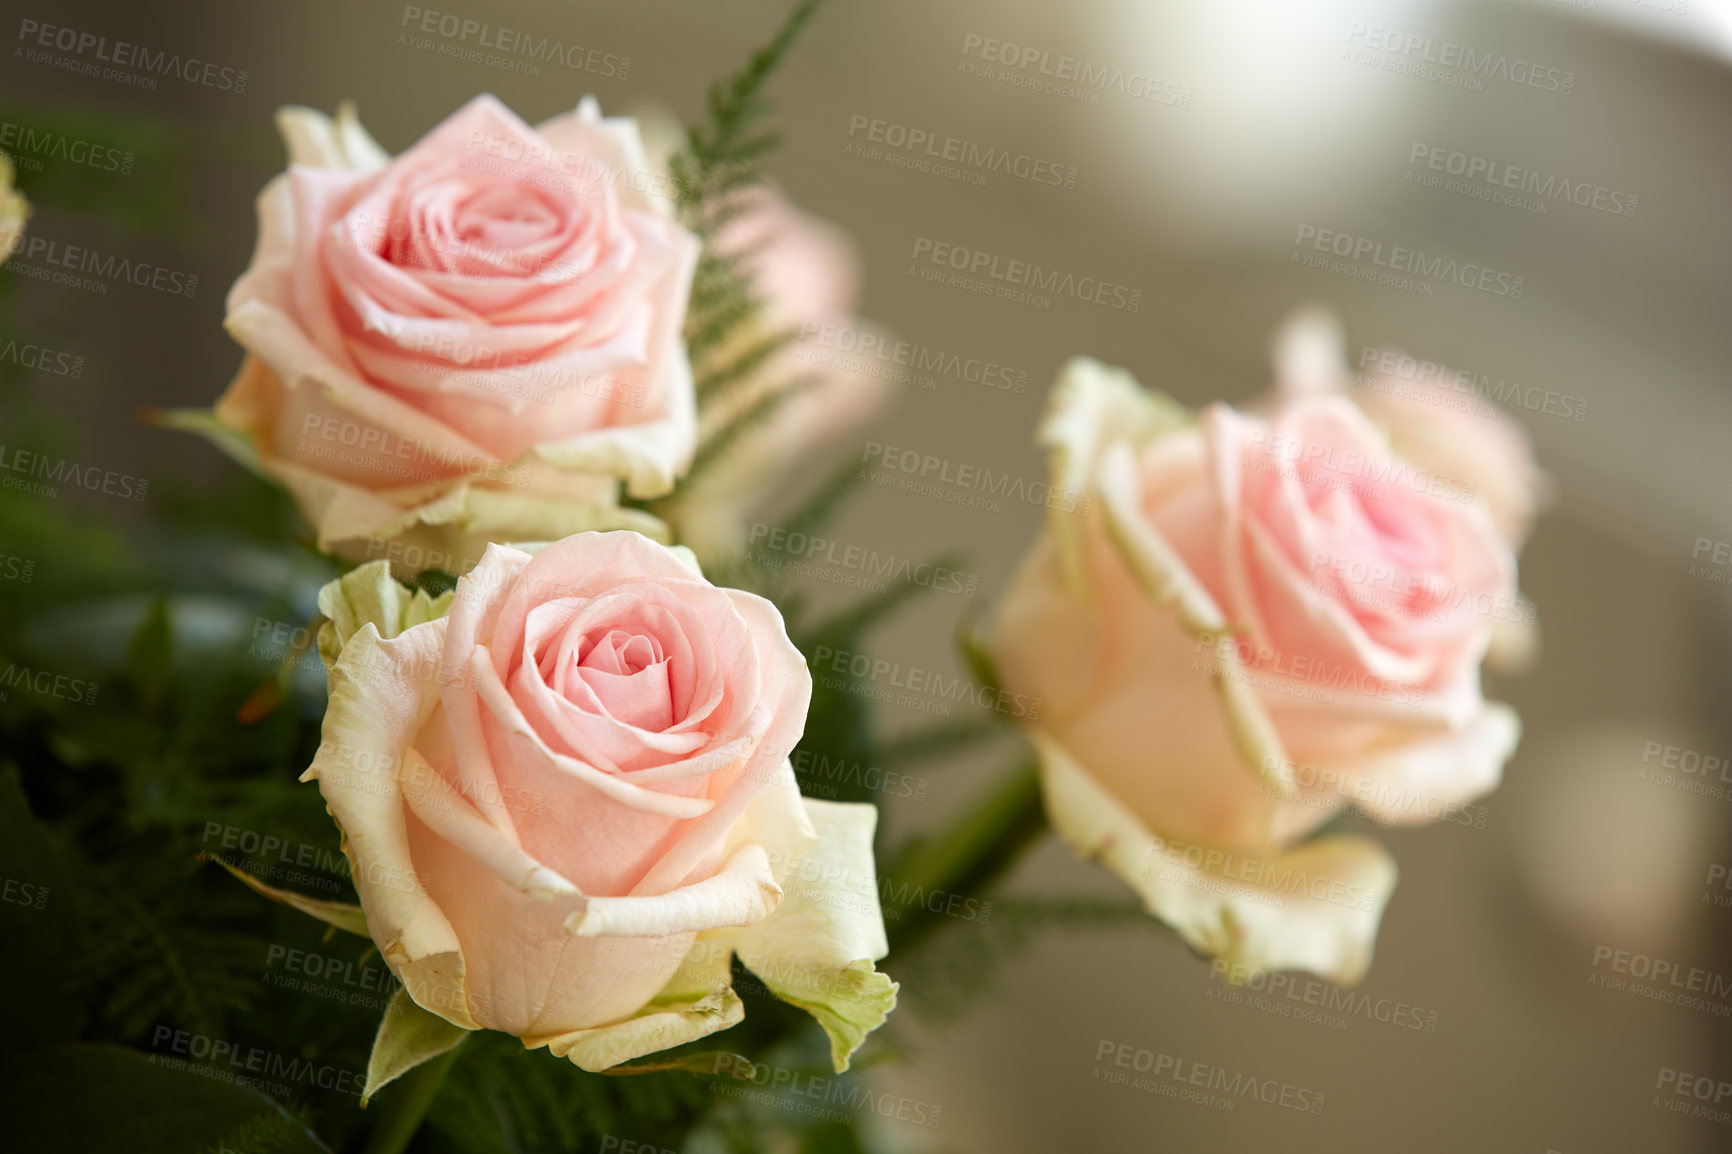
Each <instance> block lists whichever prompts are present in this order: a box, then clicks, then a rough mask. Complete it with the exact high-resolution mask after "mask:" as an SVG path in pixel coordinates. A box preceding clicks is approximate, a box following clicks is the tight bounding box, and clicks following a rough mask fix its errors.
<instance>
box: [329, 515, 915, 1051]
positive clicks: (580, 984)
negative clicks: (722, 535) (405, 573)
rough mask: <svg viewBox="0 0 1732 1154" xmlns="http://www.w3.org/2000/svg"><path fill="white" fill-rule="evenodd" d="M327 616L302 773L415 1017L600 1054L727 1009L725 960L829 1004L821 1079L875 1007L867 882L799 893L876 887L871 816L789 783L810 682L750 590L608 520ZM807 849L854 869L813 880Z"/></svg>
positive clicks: (721, 1020) (657, 1044) (875, 918)
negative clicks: (811, 798) (316, 710)
mask: <svg viewBox="0 0 1732 1154" xmlns="http://www.w3.org/2000/svg"><path fill="white" fill-rule="evenodd" d="M320 606H321V608H322V609H323V610H324V611H325V613H326V614H327V616H329V617H330V619H331V622H332V624H331V626H330V627H329V628H328V631H327V632H326V634H325V635H323V636H321V639H320V648H321V652H323V653H324V654H325V655H326V657H327V660H329V661H330V662H331V667H330V678H331V699H330V706H329V710H328V712H327V714H326V718H325V728H324V738H323V742H322V744H321V746H320V749H319V752H318V756H317V758H316V759H315V760H314V762H313V765H312V768H311V769H309V770H308V771H307V777H309V778H315V779H317V780H318V782H319V787H320V789H321V791H322V792H323V793H324V796H325V799H326V802H327V804H328V805H329V807H330V810H331V813H332V815H333V816H334V817H335V818H336V819H337V822H338V824H339V825H340V826H341V827H342V830H343V833H344V847H345V850H346V851H347V853H348V855H349V858H350V861H351V863H352V864H353V867H354V876H355V880H356V885H357V888H358V890H359V892H360V895H361V904H362V907H363V909H364V910H365V913H366V920H367V927H368V930H369V932H370V933H371V935H372V937H373V939H374V940H375V941H376V942H377V943H378V945H379V948H380V952H381V953H382V954H383V956H384V958H385V961H386V963H387V964H388V965H390V967H391V968H392V970H393V971H394V972H395V973H396V974H397V975H398V977H399V978H400V979H401V980H402V982H403V984H404V986H405V989H406V990H407V992H408V994H409V995H410V996H411V997H412V998H413V999H414V1000H415V1002H416V1003H418V1004H419V1005H420V1006H421V1007H423V1008H424V1009H427V1010H430V1011H432V1012H433V1013H435V1014H438V1015H439V1016H441V1017H443V1018H445V1019H447V1020H448V1021H450V1022H452V1023H454V1024H456V1025H458V1026H461V1027H464V1028H469V1029H474V1028H478V1027H485V1028H488V1029H494V1030H502V1031H505V1032H507V1033H511V1034H514V1035H517V1036H518V1037H520V1038H522V1039H523V1041H524V1043H525V1044H526V1045H528V1046H541V1045H546V1046H548V1047H550V1048H551V1049H552V1050H553V1051H554V1052H555V1053H558V1054H561V1055H566V1056H569V1057H570V1058H571V1060H572V1061H574V1062H576V1063H578V1064H579V1065H582V1066H584V1067H585V1068H587V1069H599V1068H604V1067H606V1066H610V1065H613V1064H615V1063H617V1062H620V1061H624V1060H626V1059H628V1058H632V1057H636V1056H639V1055H641V1054H644V1053H649V1052H651V1051H654V1050H660V1049H664V1048H667V1047H669V1046H673V1045H677V1044H679V1043H680V1042H683V1041H688V1040H690V1039H692V1038H696V1037H700V1036H702V1035H704V1034H708V1033H710V1032H713V1031H715V1030H719V1029H723V1028H725V1027H727V1026H729V1025H732V1024H733V1023H735V1022H737V1021H739V1020H740V1017H741V1014H742V1010H741V1006H740V1002H739V999H738V998H737V997H736V996H735V994H734V992H733V990H732V988H731V986H730V976H729V961H730V958H731V957H732V956H733V954H735V953H738V954H739V956H740V957H741V959H742V961H744V962H745V963H746V964H747V965H750V966H752V967H753V968H754V969H755V970H757V972H758V973H759V974H760V976H761V977H763V979H764V980H765V982H766V984H767V985H768V986H769V987H770V988H771V989H772V990H774V991H776V992H777V993H778V994H781V995H782V996H784V997H787V998H788V999H789V1000H791V1001H796V1002H802V1001H804V1002H812V1001H817V1000H818V999H815V998H814V997H813V995H812V994H811V992H810V989H811V988H814V987H817V986H822V987H823V988H824V989H825V990H826V991H827V993H828V995H829V996H828V997H827V999H825V1003H824V1009H825V1010H826V1012H832V1013H834V1014H837V1015H839V1016H840V1017H839V1021H840V1024H836V1023H832V1022H828V1021H827V1022H826V1023H825V1024H826V1026H827V1027H833V1028H832V1035H833V1037H835V1038H837V1039H838V1041H836V1043H835V1045H836V1050H837V1055H838V1057H837V1060H838V1063H839V1065H841V1066H846V1064H847V1054H848V1053H850V1052H852V1050H853V1048H854V1047H855V1046H858V1045H859V1043H860V1040H861V1039H862V1038H863V1037H864V1035H865V1034H866V1033H867V1032H868V1031H870V1030H871V1029H872V1028H874V1027H875V1026H876V1025H877V1024H878V1023H879V1022H881V1021H882V1020H883V1018H884V1014H885V1013H886V1012H887V1011H888V1009H889V1007H890V1005H892V1004H893V1003H894V987H893V986H891V985H890V983H889V982H888V981H887V980H886V979H884V978H883V977H882V976H881V975H878V974H875V973H873V971H872V960H873V959H874V958H877V957H882V956H883V953H884V951H885V948H886V947H885V944H884V940H883V938H884V931H883V923H882V917H881V914H880V912H879V908H878V903H877V901H876V895H875V891H872V893H871V898H872V900H870V901H864V900H862V899H861V898H860V897H859V895H858V894H853V895H850V896H851V899H852V900H851V902H848V903H826V902H824V901H823V900H822V898H823V895H822V894H819V893H816V892H815V891H816V889H817V888H821V884H822V883H824V882H825V881H826V880H827V879H829V878H831V877H832V876H842V875H843V874H844V873H850V874H851V876H854V877H868V878H870V877H871V876H872V863H871V840H872V829H873V827H874V824H875V817H876V811H875V810H874V809H873V808H872V807H871V806H867V805H840V804H831V803H820V802H808V801H805V800H804V799H802V798H801V796H800V794H799V791H798V788H797V786H796V784H795V780H794V776H793V770H792V767H791V766H790V764H789V762H788V754H789V752H790V751H791V750H792V749H793V747H794V744H795V742H796V741H798V740H799V737H800V734H801V731H802V729H803V728H804V725H805V719H806V708H807V703H808V701H809V700H810V697H811V678H810V675H809V674H808V672H807V670H806V665H805V662H804V660H803V659H802V658H801V656H800V653H799V651H798V650H796V649H795V648H794V646H793V645H792V643H791V642H789V640H788V637H787V634H786V633H785V632H784V630H783V626H782V621H781V618H780V616H779V615H778V613H777V612H776V609H775V607H774V606H772V605H771V604H770V603H769V602H768V601H765V600H763V599H762V598H759V597H756V596H753V595H751V594H747V593H742V592H738V591H735V590H730V589H722V588H718V587H717V586H714V585H711V584H710V583H709V582H707V581H706V580H704V579H703V577H702V575H701V574H700V573H699V572H698V571H697V569H696V567H695V564H694V563H693V562H692V560H691V555H690V554H689V553H685V552H683V551H674V550H669V549H667V548H665V547H663V546H660V545H657V544H655V543H654V542H652V541H650V540H648V539H646V538H644V537H642V536H639V535H638V534H635V533H627V532H613V533H583V534H578V535H576V536H573V537H568V538H566V539H564V540H561V541H558V542H555V543H553V544H551V545H547V546H544V547H542V548H541V549H540V550H539V551H538V552H536V553H535V554H534V555H531V554H529V553H526V552H522V551H520V550H517V549H512V548H507V547H501V546H498V545H493V546H489V547H488V550H487V552H486V554H485V556H484V557H483V559H482V561H481V563H480V564H479V565H478V566H476V568H475V569H474V570H473V571H472V572H471V573H470V574H469V575H468V576H466V577H464V578H463V579H462V580H461V581H460V582H459V583H458V585H457V588H456V591H455V595H454V596H452V597H451V598H450V600H449V606H448V608H447V607H446V606H445V605H444V604H442V603H440V602H428V601H427V600H426V598H425V596H424V595H419V596H417V597H416V598H411V597H410V596H409V595H408V592H407V590H404V589H403V588H402V587H401V586H397V585H395V584H394V583H392V582H390V580H389V578H388V576H387V575H386V573H385V571H384V565H383V563H378V564H375V565H371V566H363V567H362V568H361V569H358V570H356V571H355V572H354V573H352V574H350V575H349V576H347V577H345V578H343V579H342V580H340V581H338V582H334V583H333V584H332V585H330V586H327V587H326V589H325V591H324V592H323V593H322V594H321V598H320ZM345 632H346V633H348V636H347V637H346V638H344V637H343V636H342V635H343V633H345ZM808 851H814V852H819V851H821V852H822V855H823V859H822V860H824V861H826V862H839V863H842V864H843V865H845V866H846V867H847V868H846V870H843V869H840V868H838V869H837V870H836V871H832V870H831V869H829V868H828V867H826V868H823V869H817V870H814V871H812V872H813V874H814V877H813V878H807V877H805V875H803V874H799V873H798V872H796V867H798V866H799V865H800V863H801V862H802V861H803V860H805V859H806V858H807V857H808ZM802 880H804V881H806V882H807V883H809V884H807V885H806V886H805V887H804V888H800V887H794V886H793V882H795V881H802ZM790 887H792V888H790ZM785 888H786V889H787V890H788V892H787V894H786V896H785V895H784V890H785ZM809 891H810V892H809Z"/></svg>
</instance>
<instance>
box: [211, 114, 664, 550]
mask: <svg viewBox="0 0 1732 1154" xmlns="http://www.w3.org/2000/svg"><path fill="white" fill-rule="evenodd" d="M278 123H279V126H280V128H281V129H282V131H283V135H284V137H285V139H286V140H287V142H288V147H289V155H290V161H291V163H290V166H289V170H288V172H287V173H285V174H284V175H283V176H280V177H278V178H276V179H275V180H273V181H272V182H271V183H270V184H269V185H268V186H267V187H266V189H265V191H264V193H263V194H262V195H261V196H260V198H259V241H258V248H257V250H256V251H255V253H254V255H253V260H252V264H251V266H250V267H249V268H248V270H247V271H246V273H245V274H243V275H242V276H241V278H240V279H239V280H238V281H237V282H236V283H235V286H234V288H233V289H232V290H231V292H230V293H229V299H228V319H227V326H228V329H229V331H230V332H231V333H232V334H233V335H234V337H235V339H236V340H238V341H239V342H240V343H241V344H242V345H244V346H245V347H246V349H247V352H248V356H247V358H246V362H245V364H244V365H243V366H242V369H241V372H240V374H239V376H237V378H236V379H235V382H234V384H233V385H232V386H231V387H230V389H229V391H228V392H227V393H226V394H225V395H224V397H223V398H222V400H221V401H220V402H219V403H218V405H217V408H216V416H217V418H218V420H219V421H220V422H221V423H222V424H223V425H224V426H226V427H227V428H228V429H230V430H233V431H235V432H238V433H239V434H241V435H242V438H243V440H244V441H245V443H246V445H245V447H246V449H248V450H250V452H251V453H252V454H254V455H255V456H256V459H257V463H258V464H259V466H260V467H261V468H262V469H263V470H264V471H265V472H267V473H268V474H270V475H271V476H273V477H275V478H277V479H279V480H280V481H281V482H282V483H283V484H285V485H286V486H287V487H288V488H289V489H290V491H291V492H292V493H293V494H294V496H295V497H296V499H297V501H298V502H299V503H300V505H301V507H302V509H303V511H304V512H305V513H306V514H307V516H308V517H309V519H310V520H312V521H313V523H314V524H315V525H316V527H317V529H318V532H319V540H320V544H321V546H322V547H326V548H334V549H341V550H342V551H344V552H346V553H348V554H351V555H353V554H361V553H367V552H371V553H372V555H374V556H379V555H381V553H380V552H379V550H378V543H379V542H381V541H386V540H390V539H394V538H397V537H399V536H401V535H403V534H413V535H415V540H416V541H417V543H418V544H420V545H423V546H425V547H426V548H427V549H429V550H435V551H437V550H443V551H446V552H448V553H449V554H451V555H453V556H457V557H460V558H466V559H473V557H474V556H476V555H478V554H479V552H480V549H481V547H482V546H483V545H484V544H485V542H486V540H487V539H489V538H494V539H501V538H504V539H513V538H515V539H535V538H547V537H557V536H563V535H565V534H566V533H569V532H572V531H574V530H577V529H586V528H605V527H611V526H621V525H623V526H631V527H636V528H640V529H643V530H645V531H649V532H659V531H660V529H659V525H658V523H656V522H655V521H654V520H653V519H651V518H648V517H646V516H644V515H643V514H640V513H635V512H632V511H629V510H622V509H621V508H620V507H619V505H618V490H619V485H620V482H622V481H623V482H624V484H625V486H626V488H627V489H628V491H629V492H630V493H632V494H633V495H634V496H639V497H649V496H655V495H658V494H661V493H664V492H666V491H667V490H669V489H670V488H671V487H672V486H673V483H674V479H675V477H676V476H677V475H678V474H679V473H680V472H681V471H682V470H683V469H684V468H685V466H686V465H687V463H688V462H689V460H690V457H691V453H692V448H693V442H694V437H695V413H694V404H693V397H692V389H691V376H690V369H689V367H688V365H687V363H686V356H685V352H684V347H683V345H682V343H681V335H680V330H681V326H682V324H683V321H684V318H685V309H686V301H687V296H688V294H689V291H690V286H691V277H692V271H693V268H694V267H695V264H696V261H697V253H698V243H697V240H696V238H694V237H693V236H691V235H690V234H689V233H687V232H686V231H685V230H684V229H683V228H681V227H680V226H679V225H678V224H676V223H675V222H674V220H673V219H672V217H671V214H670V211H669V206H668V204H667V202H666V201H665V199H658V198H654V197H651V196H649V195H647V194H646V193H645V192H644V191H642V190H643V189H645V188H647V187H649V186H650V184H651V183H652V181H651V180H650V177H649V174H648V170H647V164H646V162H645V160H644V158H643V153H642V146H641V144H640V142H639V140H638V136H637V130H636V128H635V126H634V125H633V124H632V123H631V122H630V121H628V120H604V119H602V118H601V116H600V114H599V112H598V111H597V109H596V106H595V104H594V102H593V101H589V100H586V101H585V102H584V104H583V105H582V106H581V107H579V108H578V110H577V111H576V112H573V113H569V114H566V115H563V116H559V117H555V118H554V119H552V120H550V121H548V122H547V123H545V124H543V125H541V126H540V127H539V128H534V129H532V128H530V127H528V126H527V125H525V124H524V123H523V122H522V121H521V120H519V119H518V118H517V117H516V116H515V115H513V114H512V113H511V111H510V110H509V109H507V108H505V107H504V106H503V105H501V104H500V103H499V102H498V101H497V100H495V99H494V98H492V97H491V96H480V97H477V98H476V99H474V100H472V101H471V102H470V103H469V104H467V105H465V106H464V107H463V108H462V109H460V110H458V112H456V113H455V114H454V115H453V116H452V117H451V118H450V119H448V120H446V121H445V122H444V123H443V124H441V125H439V126H438V127H437V128H435V129H434V130H433V131H432V132H431V133H429V134H428V135H427V136H426V137H425V138H423V139H422V140H421V141H420V142H419V143H418V144H416V145H415V146H414V147H412V148H410V149H409V150H408V151H407V152H405V153H403V154H402V155H400V156H398V157H395V158H391V157H388V156H387V155H386V154H385V153H384V152H383V151H381V150H380V149H379V147H378V146H377V145H376V144H374V143H373V141H372V140H371V138H370V137H368V136H367V134H366V132H365V130H363V129H362V128H361V126H360V125H359V124H358V123H357V122H356V121H355V119H354V116H353V113H352V112H351V111H350V110H348V109H345V110H343V111H342V112H340V113H339V115H338V117H337V119H336V121H335V122H333V121H331V120H328V119H326V118H325V117H323V116H322V115H320V114H319V113H316V112H313V111H310V110H307V109H293V108H291V109H284V110H283V111H282V112H281V113H279V116H278ZM446 567H450V566H446ZM458 567H459V568H461V567H463V566H462V565H459V566H458Z"/></svg>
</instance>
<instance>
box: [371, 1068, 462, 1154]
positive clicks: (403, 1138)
mask: <svg viewBox="0 0 1732 1154" xmlns="http://www.w3.org/2000/svg"><path fill="white" fill-rule="evenodd" d="M462 1049H463V1047H461V1046H453V1047H452V1048H451V1049H449V1050H447V1051H445V1053H443V1054H440V1055H439V1056H438V1057H436V1058H430V1059H428V1060H427V1061H425V1062H423V1063H421V1064H420V1065H419V1066H416V1067H415V1068H414V1069H413V1070H410V1071H409V1072H408V1073H407V1074H404V1075H403V1076H402V1077H401V1078H399V1079H397V1084H396V1086H395V1087H393V1089H394V1090H395V1091H396V1092H395V1093H392V1094H388V1095H386V1096H384V1097H383V1098H382V1100H381V1101H380V1103H379V1123H378V1125H376V1126H374V1127H373V1130H372V1132H371V1133H370V1134H369V1135H368V1137H367V1146H366V1148H365V1149H364V1150H363V1151H362V1154H402V1151H404V1150H406V1149H408V1147H409V1140H410V1139H411V1138H413V1137H415V1131H416V1130H419V1129H420V1128H421V1120H422V1119H423V1118H425V1117H426V1116H427V1111H428V1110H429V1109H431V1108H432V1106H433V1099H435V1098H437V1097H438V1096H439V1087H440V1086H442V1085H444V1083H445V1075H446V1074H448V1073H450V1071H451V1067H452V1065H453V1063H455V1062H456V1061H457V1055H458V1053H459V1052H460V1051H461V1050H462Z"/></svg>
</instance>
